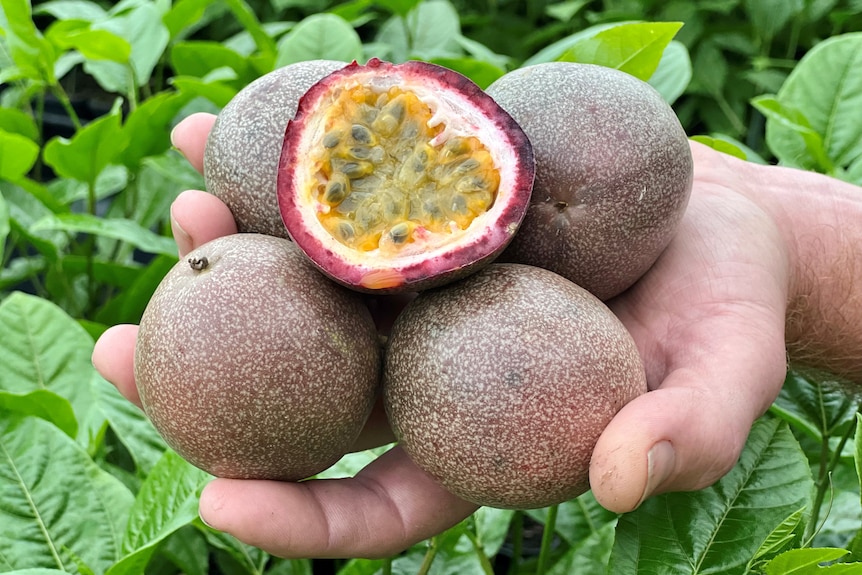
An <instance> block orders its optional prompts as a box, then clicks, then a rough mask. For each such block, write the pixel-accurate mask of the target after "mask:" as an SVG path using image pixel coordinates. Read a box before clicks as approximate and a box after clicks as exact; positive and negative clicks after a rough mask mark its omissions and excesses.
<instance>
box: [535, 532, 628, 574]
mask: <svg viewBox="0 0 862 575" xmlns="http://www.w3.org/2000/svg"><path fill="white" fill-rule="evenodd" d="M614 527H615V525H614V523H607V524H605V525H603V526H602V527H600V528H599V529H598V530H597V531H594V532H592V533H590V534H589V535H587V536H586V537H584V538H583V539H582V540H580V541H578V542H577V543H576V544H574V545H572V546H571V547H570V548H569V549H568V550H567V551H566V552H565V554H563V556H562V557H560V558H559V559H558V560H557V561H556V562H555V563H554V566H553V567H552V568H551V569H550V571H548V575H571V574H573V573H577V574H578V575H605V573H608V571H607V568H608V567H607V565H608V560H609V559H610V556H611V550H612V549H613V545H614Z"/></svg>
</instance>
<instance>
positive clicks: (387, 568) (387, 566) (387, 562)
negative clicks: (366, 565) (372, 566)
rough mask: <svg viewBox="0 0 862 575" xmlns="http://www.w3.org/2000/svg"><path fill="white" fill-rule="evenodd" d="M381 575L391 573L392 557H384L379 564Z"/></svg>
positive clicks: (389, 574) (390, 574)
mask: <svg viewBox="0 0 862 575" xmlns="http://www.w3.org/2000/svg"><path fill="white" fill-rule="evenodd" d="M380 573H381V575H392V557H386V558H385V559H384V560H383V565H381V566H380Z"/></svg>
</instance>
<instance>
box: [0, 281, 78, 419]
mask: <svg viewBox="0 0 862 575" xmlns="http://www.w3.org/2000/svg"><path fill="white" fill-rule="evenodd" d="M92 351H93V340H92V339H90V337H89V335H88V334H87V332H86V331H85V330H84V329H83V328H82V327H81V326H80V325H78V323H77V322H76V321H75V320H73V319H72V318H71V317H69V316H68V315H66V313H65V312H64V311H63V310H61V309H60V308H59V307H57V306H56V305H55V304H53V303H51V302H49V301H47V300H44V299H42V298H39V297H36V296H32V295H27V294H23V293H20V292H15V293H13V294H12V295H10V296H8V297H7V298H6V299H5V300H3V302H2V303H0V365H2V366H3V377H2V378H0V389H2V390H3V391H7V392H11V393H30V392H33V391H37V390H48V391H52V392H54V393H57V394H59V395H60V396H62V397H65V398H66V399H67V400H69V401H70V402H71V404H72V407H73V408H74V409H75V414H76V416H77V419H78V422H79V424H80V422H81V421H82V417H81V415H80V414H83V413H86V412H87V411H88V410H89V408H90V397H89V396H88V395H87V392H86V385H83V384H82V382H86V381H89V379H90V377H91V374H93V373H94V369H93V364H92V362H91V360H90V356H91V354H92Z"/></svg>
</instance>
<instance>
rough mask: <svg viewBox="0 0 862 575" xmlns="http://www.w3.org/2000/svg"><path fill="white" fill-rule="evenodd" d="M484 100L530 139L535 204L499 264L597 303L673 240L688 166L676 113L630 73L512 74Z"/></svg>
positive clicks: (545, 68) (581, 67)
mask: <svg viewBox="0 0 862 575" xmlns="http://www.w3.org/2000/svg"><path fill="white" fill-rule="evenodd" d="M488 94H490V95H491V96H493V97H494V99H495V100H496V101H497V102H498V103H499V104H500V105H501V106H502V107H503V108H505V109H506V110H507V111H508V112H509V113H510V114H512V117H514V118H515V119H516V120H517V122H518V123H519V124H520V126H521V127H522V128H523V129H524V131H525V132H526V133H527V135H528V136H529V137H530V141H531V143H532V145H533V151H534V153H535V156H536V164H537V168H536V182H535V186H534V188H533V199H532V201H531V203H530V207H529V210H528V211H527V215H526V216H525V218H524V223H523V225H522V226H521V228H520V230H519V232H518V236H517V237H516V238H515V239H514V241H513V242H512V243H511V245H510V246H509V247H508V248H507V249H506V253H505V254H503V256H502V257H503V259H505V260H507V261H515V262H520V263H525V264H530V265H535V266H539V267H543V268H547V269H549V270H552V271H554V272H556V273H558V274H560V275H562V276H564V277H566V278H568V279H569V280H571V281H573V282H575V283H576V284H578V285H580V286H581V287H583V288H586V289H588V290H589V291H591V292H592V293H593V294H595V295H596V296H598V297H599V298H600V299H602V300H607V299H609V298H611V297H613V296H615V295H617V294H619V293H621V292H622V291H624V290H625V289H627V288H628V287H629V286H631V285H632V284H633V283H634V282H635V281H637V280H638V279H639V278H640V277H641V276H642V275H643V274H644V273H645V272H646V271H647V270H648V269H649V268H650V267H651V266H652V264H653V263H654V262H655V261H656V259H657V258H658V257H659V255H660V254H661V253H662V252H663V251H664V249H665V247H666V246H667V245H668V243H670V240H671V238H673V236H674V234H675V233H676V230H677V228H678V226H679V223H680V221H681V219H682V216H683V214H684V212H685V209H686V206H687V205H688V199H689V195H690V193H691V186H692V177H693V164H692V159H691V150H690V149H689V145H688V139H687V137H686V134H685V130H683V128H682V126H681V125H680V122H679V120H678V119H677V117H676V115H675V113H674V111H673V109H672V108H671V107H670V106H669V105H668V104H667V102H665V101H664V100H663V99H662V97H661V96H660V95H659V93H658V92H656V91H655V90H654V89H653V88H652V86H650V85H649V84H647V83H646V82H643V81H641V80H639V79H637V78H635V77H634V76H631V75H630V74H626V73H625V72H621V71H619V70H614V69H612V68H606V67H603V66H596V65H592V64H578V63H573V62H549V63H545V64H537V65H534V66H528V67H525V68H520V69H517V70H513V71H511V72H509V73H508V74H506V75H505V76H503V77H501V78H500V79H498V80H497V81H496V82H494V83H493V84H492V85H491V86H489V87H488Z"/></svg>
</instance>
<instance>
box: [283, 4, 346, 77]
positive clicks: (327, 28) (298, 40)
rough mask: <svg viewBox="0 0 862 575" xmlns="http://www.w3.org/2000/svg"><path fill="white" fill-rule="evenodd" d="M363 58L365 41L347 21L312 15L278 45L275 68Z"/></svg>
mask: <svg viewBox="0 0 862 575" xmlns="http://www.w3.org/2000/svg"><path fill="white" fill-rule="evenodd" d="M360 59H362V40H361V39H360V38H359V34H357V32H356V30H354V29H353V26H351V25H350V24H349V23H348V22H347V21H346V20H344V18H341V17H340V16H336V15H334V14H313V15H311V16H308V17H307V18H305V19H304V20H302V21H301V22H300V23H299V24H297V25H296V26H294V28H293V29H292V30H291V31H290V32H288V33H287V34H286V35H285V36H284V37H283V38H282V39H281V41H280V42H279V43H278V56H277V58H276V60H275V66H276V68H280V67H282V66H286V65H288V64H294V63H296V62H302V61H305V60H343V61H345V62H350V61H352V60H360Z"/></svg>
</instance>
